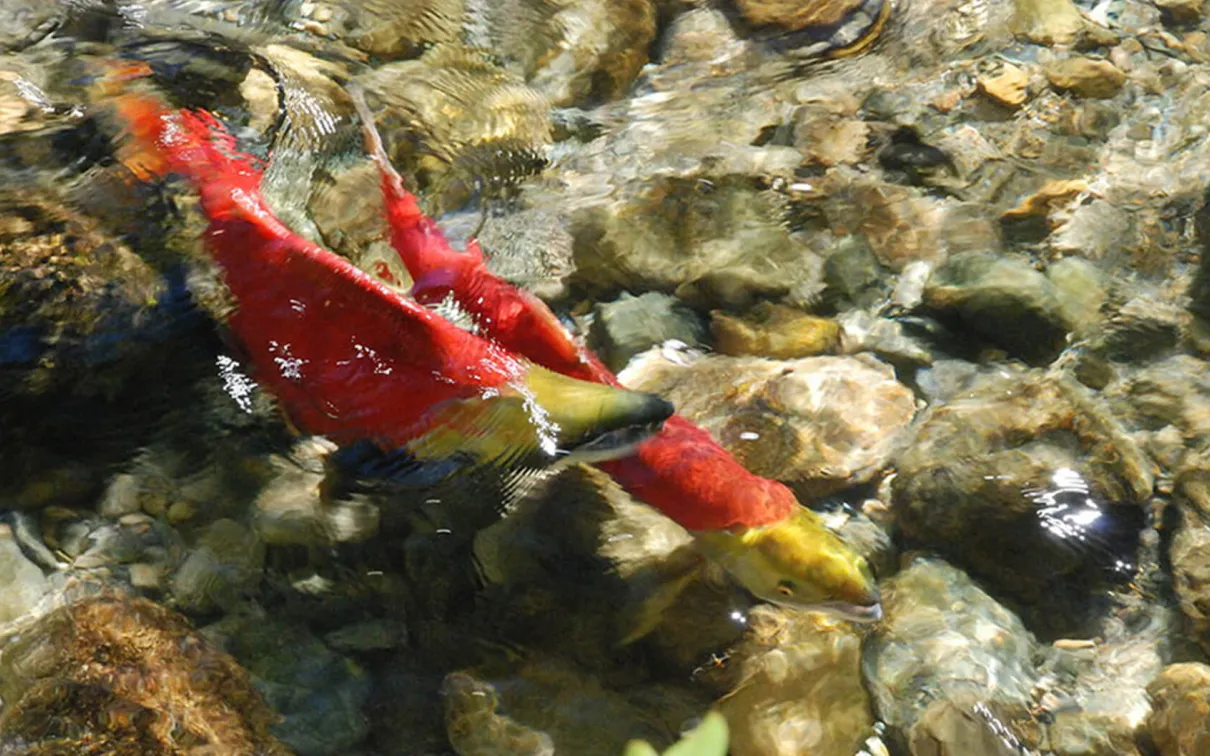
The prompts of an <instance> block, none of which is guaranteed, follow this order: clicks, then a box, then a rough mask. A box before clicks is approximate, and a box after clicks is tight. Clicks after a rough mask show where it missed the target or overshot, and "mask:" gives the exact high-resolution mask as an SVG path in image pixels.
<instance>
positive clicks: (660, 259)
mask: <svg viewBox="0 0 1210 756" xmlns="http://www.w3.org/2000/svg"><path fill="white" fill-rule="evenodd" d="M783 204H784V198H783V197H781V196H780V195H777V194H775V193H773V192H770V191H767V190H762V189H761V188H759V187H758V186H757V184H756V182H754V181H753V180H752V179H750V178H748V177H746V176H743V175H723V176H705V175H703V176H700V177H691V176H686V177H680V176H678V177H661V178H652V179H636V180H634V181H630V182H627V183H626V184H625V185H623V186H621V187H619V188H618V190H617V191H616V192H614V193H612V195H611V196H609V197H608V198H607V199H603V200H602V199H597V200H595V201H593V202H591V203H590V204H585V205H583V206H582V207H580V208H579V209H578V210H577V211H576V212H575V214H574V215H573V225H572V235H573V237H574V239H575V245H574V248H573V250H574V255H575V265H576V273H575V276H574V279H573V281H574V283H575V284H577V285H578V286H579V288H581V289H582V290H584V291H586V292H588V293H593V292H599V293H605V292H608V291H610V290H615V289H625V290H629V291H647V290H663V291H669V290H672V291H675V292H676V293H677V295H678V296H679V297H681V298H682V299H684V300H686V301H687V302H689V303H690V304H693V305H695V306H703V307H710V306H715V307H728V308H743V307H746V306H749V305H751V304H753V303H755V302H756V301H758V300H759V299H761V298H771V297H778V296H785V295H790V296H791V297H792V298H795V299H798V300H799V301H805V300H806V299H809V298H810V297H811V296H812V295H813V293H814V292H816V291H817V290H818V289H819V288H820V279H821V273H822V261H821V260H820V259H819V258H818V257H817V256H816V255H814V254H813V253H812V251H811V250H810V248H809V247H807V246H806V245H805V244H804V243H802V242H801V241H799V240H798V239H796V238H795V237H793V236H792V235H791V234H790V233H789V231H788V230H787V229H786V228H785V226H784V224H782V223H781V222H780V217H779V216H780V214H781V212H782V207H783ZM672 208H676V209H675V211H674V210H673V209H672Z"/></svg>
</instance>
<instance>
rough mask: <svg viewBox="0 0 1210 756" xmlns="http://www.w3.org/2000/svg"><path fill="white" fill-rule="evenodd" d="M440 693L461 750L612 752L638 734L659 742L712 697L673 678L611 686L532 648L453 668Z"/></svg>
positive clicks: (671, 737) (611, 755)
mask: <svg viewBox="0 0 1210 756" xmlns="http://www.w3.org/2000/svg"><path fill="white" fill-rule="evenodd" d="M443 693H444V695H445V701H446V709H445V712H446V714H445V717H446V719H445V721H446V729H447V732H448V733H449V737H450V742H451V744H452V745H454V747H455V750H456V751H457V752H458V753H459V754H464V755H465V756H492V755H494V754H527V755H529V754H532V755H533V756H539V755H544V754H553V753H575V754H584V756H598V755H599V756H617V754H619V753H621V752H622V750H623V749H624V748H625V745H626V743H627V741H629V740H632V739H636V738H637V739H642V740H646V741H648V742H650V743H652V744H654V745H656V746H658V747H660V748H663V747H666V746H667V745H668V744H670V743H672V742H674V741H675V740H676V739H677V737H678V735H679V733H680V732H681V730H682V728H683V727H684V726H685V725H686V724H687V723H689V721H690V720H691V719H692V718H693V717H695V716H697V715H699V714H701V713H702V712H703V711H704V710H705V709H706V708H707V706H708V703H709V702H708V701H707V700H705V699H704V698H703V697H701V696H699V695H695V694H694V693H693V692H691V691H689V690H685V689H682V688H676V687H672V686H670V685H661V684H645V685H639V686H628V687H626V688H621V689H613V688H611V687H610V686H608V685H606V684H602V682H601V680H600V679H599V678H597V677H596V676H594V675H587V674H585V673H584V672H582V671H581V670H579V669H577V668H576V667H574V666H573V665H571V664H568V663H567V662H566V661H563V660H561V659H559V658H557V657H550V656H545V655H542V654H539V653H537V652H534V653H531V654H527V658H525V659H523V660H521V661H519V662H517V663H514V664H504V665H488V666H485V667H483V668H477V669H473V670H467V671H461V672H455V673H453V674H451V675H449V676H448V677H447V678H446V681H445V684H444V686H443Z"/></svg>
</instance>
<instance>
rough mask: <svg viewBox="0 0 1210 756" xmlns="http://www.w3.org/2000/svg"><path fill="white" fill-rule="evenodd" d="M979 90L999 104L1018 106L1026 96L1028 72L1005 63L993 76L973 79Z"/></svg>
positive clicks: (1011, 106)
mask: <svg viewBox="0 0 1210 756" xmlns="http://www.w3.org/2000/svg"><path fill="white" fill-rule="evenodd" d="M975 84H976V85H977V86H978V87H979V91H980V92H983V93H984V94H985V95H987V96H988V97H990V98H992V99H993V100H995V101H996V102H998V103H1000V104H1001V105H1005V106H1007V107H1010V108H1016V107H1020V106H1021V105H1022V104H1023V103H1024V102H1025V100H1026V98H1027V97H1028V88H1029V74H1028V73H1026V72H1025V71H1024V70H1022V69H1020V68H1018V67H1017V66H1014V65H1012V64H1006V65H1005V66H1004V68H1002V69H1000V72H999V73H998V74H996V75H995V76H987V75H984V76H980V77H979V78H978V79H976V80H975Z"/></svg>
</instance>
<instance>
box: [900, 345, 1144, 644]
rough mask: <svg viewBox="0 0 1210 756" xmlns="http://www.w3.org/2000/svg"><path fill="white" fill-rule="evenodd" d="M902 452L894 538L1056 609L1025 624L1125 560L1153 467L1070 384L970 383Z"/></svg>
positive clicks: (999, 376)
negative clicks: (920, 546) (897, 532)
mask: <svg viewBox="0 0 1210 756" xmlns="http://www.w3.org/2000/svg"><path fill="white" fill-rule="evenodd" d="M905 448H906V451H905V452H904V453H903V454H902V455H901V456H900V457H899V458H898V459H897V461H896V468H897V471H898V473H897V475H896V477H895V479H894V481H893V483H892V490H893V495H894V506H895V512H896V514H897V524H898V525H899V527H900V528H901V533H902V535H903V536H905V537H907V538H908V539H909V541H911V542H917V543H921V544H923V545H926V546H928V547H930V548H935V549H937V550H939V551H940V552H941V553H942V554H946V555H949V556H950V557H951V558H952V559H953V560H954V561H955V563H958V564H961V565H963V566H966V567H968V568H970V569H971V570H972V571H973V572H976V573H978V574H979V575H980V576H982V577H986V578H987V579H988V580H990V581H992V582H993V583H994V585H995V586H996V587H997V588H998V589H1000V590H1002V591H1005V592H1007V593H1009V594H1011V595H1014V596H1018V597H1021V598H1022V599H1023V600H1025V601H1026V602H1028V603H1029V604H1031V605H1034V609H1035V610H1038V607H1039V606H1042V605H1046V606H1050V605H1049V604H1048V603H1047V601H1054V602H1058V603H1057V604H1056V605H1054V606H1050V608H1049V609H1046V610H1042V611H1038V612H1037V616H1031V621H1035V622H1037V621H1038V619H1039V617H1049V618H1051V619H1053V620H1056V621H1058V620H1059V619H1060V618H1062V617H1063V616H1064V614H1065V612H1066V611H1069V610H1074V609H1075V607H1077V606H1079V604H1080V600H1078V599H1077V596H1083V597H1084V599H1087V598H1088V597H1089V594H1088V591H1089V586H1090V585H1092V584H1096V583H1097V582H1098V581H1099V580H1102V579H1103V576H1104V575H1105V574H1106V573H1105V572H1104V570H1107V569H1109V568H1111V567H1112V565H1113V564H1114V563H1115V562H1116V561H1117V560H1118V559H1120V558H1126V559H1127V560H1128V561H1129V560H1132V559H1133V550H1134V544H1135V543H1136V540H1137V534H1138V528H1139V526H1140V525H1141V520H1142V516H1141V510H1140V509H1139V507H1140V504H1141V503H1142V502H1143V501H1145V500H1146V499H1147V497H1149V496H1150V495H1151V492H1152V489H1153V486H1154V475H1155V470H1154V463H1152V462H1151V461H1150V460H1149V459H1148V458H1147V457H1146V456H1145V455H1144V454H1143V452H1142V450H1141V449H1140V448H1139V447H1138V445H1137V444H1136V443H1135V442H1134V441H1133V440H1132V439H1131V438H1130V437H1129V436H1128V435H1127V434H1126V433H1125V431H1124V430H1123V429H1122V427H1121V426H1120V424H1119V423H1118V421H1117V420H1116V419H1115V418H1114V417H1113V416H1112V415H1111V414H1110V413H1109V412H1108V410H1107V409H1106V408H1105V407H1103V406H1102V405H1101V404H1100V403H1099V402H1098V401H1096V399H1095V397H1093V396H1091V395H1090V394H1089V393H1088V391H1087V389H1085V388H1084V387H1083V386H1081V385H1080V384H1078V383H1076V382H1075V381H1074V380H1070V379H1067V378H1062V379H1055V378H1051V377H1046V376H1044V375H1041V374H1039V373H1037V372H1034V371H1020V372H1008V371H1007V370H1003V369H1002V370H1000V371H997V373H993V374H989V375H983V376H980V377H979V378H977V379H976V380H975V381H974V382H973V384H971V385H969V386H968V387H966V388H965V389H963V390H962V391H961V392H960V393H958V394H957V395H955V396H954V397H952V398H951V399H949V400H948V401H946V402H943V403H940V404H938V405H935V406H934V407H932V408H931V409H930V410H929V411H928V412H927V413H926V414H925V415H924V416H923V417H922V418H921V420H920V422H919V423H918V424H917V425H916V437H915V439H914V440H913V441H912V442H911V443H908V444H907V445H906V446H905ZM1088 543H1090V544H1095V546H1094V547H1092V548H1083V547H1082V544H1088ZM1069 592H1071V593H1069ZM1060 596H1062V597H1064V598H1059V597H1060ZM1039 602H1040V603H1039ZM1067 619H1071V618H1067Z"/></svg>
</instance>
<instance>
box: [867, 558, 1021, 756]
mask: <svg viewBox="0 0 1210 756" xmlns="http://www.w3.org/2000/svg"><path fill="white" fill-rule="evenodd" d="M883 607H884V611H885V612H886V615H885V619H884V621H883V622H882V623H881V624H880V625H878V626H877V627H876V628H875V629H874V631H873V633H872V634H871V636H870V638H869V640H868V642H867V644H866V650H865V661H864V668H865V675H866V682H867V684H868V685H869V686H870V694H871V696H872V698H873V701H874V709H875V711H876V712H877V714H878V716H879V718H881V719H882V720H883V721H884V722H886V723H887V725H888V727H889V728H890V732H889V734H890V735H891V736H892V737H893V738H894V739H896V740H898V741H899V742H901V743H905V744H906V742H907V741H909V740H910V742H912V743H913V744H914V745H917V746H919V745H922V744H924V743H931V744H932V745H931V746H930V747H929V749H922V750H919V751H913V753H918V752H919V753H938V754H941V753H944V754H953V755H954V756H957V754H960V753H964V751H962V750H960V749H961V747H962V746H963V744H969V743H978V742H986V741H987V734H986V733H984V732H981V731H982V730H991V731H992V732H995V730H996V727H997V726H999V725H1000V724H1001V723H1003V724H1004V725H1005V726H1006V733H1007V736H1011V737H1012V738H1014V739H1016V740H1017V741H1019V742H1022V743H1025V744H1026V745H1027V746H1033V745H1035V744H1036V734H1035V735H1034V736H1033V737H1032V738H1031V734H1030V733H1028V732H1022V731H1016V730H1015V729H1014V728H1013V726H1012V721H1013V719H1014V718H1018V717H1020V718H1022V719H1026V718H1027V715H1026V713H1027V712H1028V709H1029V706H1030V701H1031V690H1032V688H1033V685H1034V683H1035V681H1036V679H1037V677H1036V674H1035V672H1034V669H1033V664H1032V657H1033V654H1034V653H1035V650H1036V646H1035V643H1034V639H1033V636H1032V635H1031V634H1030V633H1029V632H1028V631H1027V630H1026V629H1025V626H1024V625H1023V624H1022V622H1021V620H1020V619H1019V618H1018V617H1017V616H1016V615H1015V614H1013V613H1012V612H1010V611H1009V610H1007V609H1005V608H1004V607H1003V606H1001V605H1000V604H998V603H996V601H995V600H994V599H992V598H991V597H990V596H988V595H987V594H986V593H985V592H984V591H983V590H982V589H981V588H979V587H978V586H977V585H976V584H975V583H974V582H973V581H972V580H971V579H970V578H969V577H967V576H966V575H965V574H964V573H963V572H962V571H960V570H958V569H956V568H954V567H951V566H950V565H948V564H946V563H945V562H943V561H940V560H937V559H920V558H917V559H916V560H914V561H913V562H912V563H911V565H910V566H909V567H907V569H905V570H903V571H902V572H900V573H899V574H898V575H896V576H895V577H893V578H891V579H890V580H888V581H887V582H886V583H885V584H884V585H883ZM959 607H960V609H959ZM942 702H945V703H942ZM1001 737H1004V736H1003V735H1002V736H1001ZM965 753H974V752H973V751H966V752H965ZM990 753H999V752H998V751H991V752H990Z"/></svg>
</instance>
